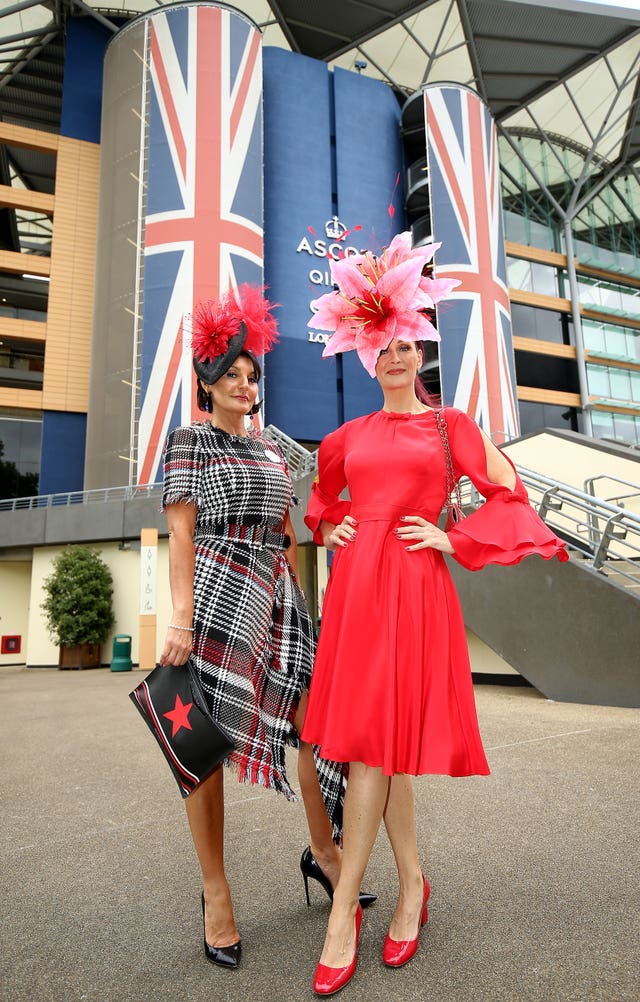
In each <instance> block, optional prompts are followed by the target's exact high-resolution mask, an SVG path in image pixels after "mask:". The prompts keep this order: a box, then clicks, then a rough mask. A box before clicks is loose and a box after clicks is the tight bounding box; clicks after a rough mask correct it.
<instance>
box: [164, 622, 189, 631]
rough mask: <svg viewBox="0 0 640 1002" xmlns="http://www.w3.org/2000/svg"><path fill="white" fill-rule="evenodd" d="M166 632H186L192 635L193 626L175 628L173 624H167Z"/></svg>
mask: <svg viewBox="0 0 640 1002" xmlns="http://www.w3.org/2000/svg"><path fill="white" fill-rule="evenodd" d="M167 629H168V630H187V631H188V632H189V633H193V626H176V624H175V623H169V625H168V627H167Z"/></svg>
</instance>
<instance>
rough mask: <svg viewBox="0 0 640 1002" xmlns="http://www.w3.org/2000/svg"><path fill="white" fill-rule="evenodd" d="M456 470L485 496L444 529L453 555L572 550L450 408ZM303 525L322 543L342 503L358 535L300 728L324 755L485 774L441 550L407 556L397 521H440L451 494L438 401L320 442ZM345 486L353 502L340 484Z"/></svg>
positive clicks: (341, 575)
mask: <svg viewBox="0 0 640 1002" xmlns="http://www.w3.org/2000/svg"><path fill="white" fill-rule="evenodd" d="M444 415H445V417H446V420H447V425H448V437H449V444H450V449H451V454H452V458H453V464H454V471H455V476H456V479H458V478H459V477H461V476H463V475H465V476H467V477H469V478H470V480H471V481H472V482H473V483H474V484H475V486H476V487H477V488H478V490H479V491H480V493H481V494H482V495H483V496H484V497H485V498H486V503H485V504H484V505H482V506H481V507H480V508H478V509H477V510H476V511H475V512H473V513H472V514H471V515H469V516H468V517H467V518H465V519H464V520H463V521H462V522H460V523H459V524H458V526H456V528H454V529H452V530H451V531H450V533H449V538H450V540H451V542H452V544H453V546H454V549H455V553H454V558H455V559H456V560H457V561H458V562H459V563H461V564H462V565H463V566H464V567H467V568H468V569H470V570H478V569H479V568H481V567H483V566H484V565H485V564H488V563H497V564H515V563H518V562H519V561H520V560H521V559H522V558H523V557H525V556H528V555H529V554H539V555H540V556H542V557H543V558H544V559H546V560H548V559H550V558H551V557H553V556H556V555H557V556H558V557H559V558H560V559H561V560H566V559H567V554H566V551H565V547H564V543H563V542H562V540H560V539H558V538H557V537H556V536H555V535H554V534H553V533H552V532H551V530H550V529H549V528H548V527H547V526H546V525H545V524H544V522H543V521H542V520H541V519H540V518H539V517H538V515H537V514H536V512H535V511H534V509H533V508H532V507H531V505H530V503H529V499H528V497H527V493H526V491H525V488H524V486H523V484H522V482H521V481H520V478H519V477H517V475H516V485H515V488H514V490H513V491H511V490H509V489H508V488H506V487H501V486H499V485H497V484H494V483H492V482H491V481H490V480H489V479H488V474H487V464H486V452H485V445H484V440H483V438H482V436H481V434H480V430H479V428H478V426H477V425H476V424H475V422H474V421H472V420H471V418H469V417H467V415H466V414H464V413H463V412H462V411H459V410H456V409H454V408H445V410H444ZM318 466H319V471H318V479H317V481H316V483H315V484H314V486H313V490H312V494H311V499H310V501H309V507H308V509H307V515H306V519H305V521H306V523H307V525H308V526H309V528H310V529H312V531H313V532H314V539H315V541H316V542H317V543H319V544H322V537H321V536H320V534H319V532H318V529H319V526H320V522H321V521H322V520H325V521H327V522H332V523H334V524H339V523H340V522H341V521H342V519H343V518H344V516H345V515H347V514H351V515H352V516H353V517H354V518H355V519H356V521H357V535H356V538H355V540H354V541H352V542H350V543H349V544H348V545H347V546H346V547H345V548H342V547H340V548H338V549H337V550H336V552H335V554H334V557H333V563H332V566H331V574H330V577H329V583H328V586H327V589H326V593H325V598H324V604H323V609H322V624H321V629H320V640H319V644H318V650H317V655H316V661H315V665H314V670H313V678H312V681H311V689H310V694H309V703H308V707H307V714H306V721H305V725H304V728H303V731H302V738H303V739H304V740H305V741H309V742H312V743H313V744H317V745H319V746H320V750H321V755H322V756H323V757H326V758H329V759H333V760H336V761H339V762H363V763H365V764H366V765H369V766H374V767H379V768H381V769H382V771H383V773H384V774H385V775H389V776H391V775H394V774H395V773H407V774H409V775H414V776H416V775H422V774H426V773H436V774H443V775H449V776H469V775H487V774H488V772H489V767H488V765H487V760H486V757H485V754H484V750H483V747H482V741H481V738H480V732H479V729H478V721H477V716H476V708H475V700H474V695H473V686H472V680H471V671H470V665H469V656H468V651H467V643H466V635H465V628H464V622H463V619H462V613H461V610H460V604H459V601H458V597H457V594H456V590H455V587H454V584H453V581H452V579H451V576H450V574H449V571H448V569H447V566H446V563H445V560H444V557H443V554H442V553H441V552H439V551H438V550H434V549H427V548H425V549H421V550H416V551H414V552H412V553H409V552H407V549H406V547H407V546H408V545H412V543H413V542H415V540H413V541H409V542H407V541H404V542H403V541H401V540H400V539H399V538H398V537H396V536H395V535H394V532H393V530H394V529H395V528H396V527H397V526H399V525H402V524H403V523H401V522H400V521H399V520H400V517H401V516H402V515H421V516H422V517H423V518H425V519H428V520H429V521H430V522H433V523H435V522H436V521H437V519H438V516H439V514H440V512H441V510H442V507H443V505H444V502H445V499H446V494H447V474H446V459H445V453H444V449H443V445H442V440H441V437H440V433H439V431H438V427H437V422H436V416H435V412H434V411H433V410H430V411H426V412H424V413H421V414H410V413H407V414H395V413H388V412H386V411H377V412H376V413H374V414H369V415H367V416H365V417H362V418H357V419H356V420H354V421H349V422H347V423H346V424H344V425H342V426H341V427H340V428H338V429H337V431H335V432H333V433H331V434H330V435H328V436H327V437H326V438H325V439H324V441H323V442H322V444H321V446H320V452H319V463H318ZM345 486H346V487H348V490H349V496H350V500H349V501H343V500H340V498H339V495H340V494H341V492H342V491H343V490H344V488H345Z"/></svg>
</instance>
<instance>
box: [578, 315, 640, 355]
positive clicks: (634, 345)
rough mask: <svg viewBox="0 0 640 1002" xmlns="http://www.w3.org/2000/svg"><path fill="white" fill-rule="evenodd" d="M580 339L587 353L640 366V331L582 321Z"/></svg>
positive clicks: (597, 321) (615, 325)
mask: <svg viewBox="0 0 640 1002" xmlns="http://www.w3.org/2000/svg"><path fill="white" fill-rule="evenodd" d="M582 337H583V340H584V346H585V349H586V350H587V351H588V352H591V353H593V354H600V355H603V356H606V357H607V358H613V359H616V360H622V361H626V362H634V363H636V364H640V330H638V329H636V328H634V327H619V326H618V324H610V323H605V322H603V321H599V320H583V321H582Z"/></svg>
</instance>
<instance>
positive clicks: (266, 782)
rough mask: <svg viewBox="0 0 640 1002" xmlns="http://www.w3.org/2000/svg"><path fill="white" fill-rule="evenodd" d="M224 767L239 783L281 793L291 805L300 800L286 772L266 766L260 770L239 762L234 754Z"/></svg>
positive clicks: (254, 766)
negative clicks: (233, 774)
mask: <svg viewBox="0 0 640 1002" xmlns="http://www.w3.org/2000/svg"><path fill="white" fill-rule="evenodd" d="M223 765H225V766H226V767H227V768H228V769H231V771H232V772H233V773H235V775H236V778H237V780H238V782H239V783H247V784H249V785H251V786H262V787H263V788H264V789H265V790H274V791H275V793H281V794H282V795H283V796H284V797H285V799H286V800H288V801H290V802H291V803H296V802H297V800H298V797H297V795H296V793H295V791H294V790H293V789H292V788H291V786H290V785H289V783H288V782H287V778H286V775H285V773H284V770H282V771H281V772H278V771H277V770H276V769H274V768H267V767H264V766H263V767H262V768H258V767H257V766H256V765H252V764H251V763H247V762H238V761H237V760H236V759H235V757H234V755H233V754H231V755H230V756H229V757H228V758H226V759H224V762H223Z"/></svg>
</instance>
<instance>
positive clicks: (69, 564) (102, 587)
mask: <svg viewBox="0 0 640 1002" xmlns="http://www.w3.org/2000/svg"><path fill="white" fill-rule="evenodd" d="M44 591H45V600H44V602H43V603H42V606H41V608H42V609H43V610H44V612H45V613H46V617H47V626H48V627H49V632H50V634H51V636H52V638H53V640H54V641H55V643H57V644H58V646H59V647H75V646H77V645H79V644H101V643H103V642H104V641H105V640H106V639H107V636H108V635H109V630H110V629H111V627H112V626H113V622H114V616H113V606H112V601H111V600H112V596H113V578H112V576H111V571H110V570H109V568H108V567H107V565H106V564H105V563H104V561H103V560H102V559H101V557H100V554H99V553H98V551H97V550H94V549H91V548H90V547H88V546H69V547H67V548H66V549H65V550H63V551H62V553H60V554H58V556H57V557H56V558H55V559H54V561H53V572H52V574H50V575H49V577H48V578H47V579H46V580H45V582H44Z"/></svg>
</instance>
